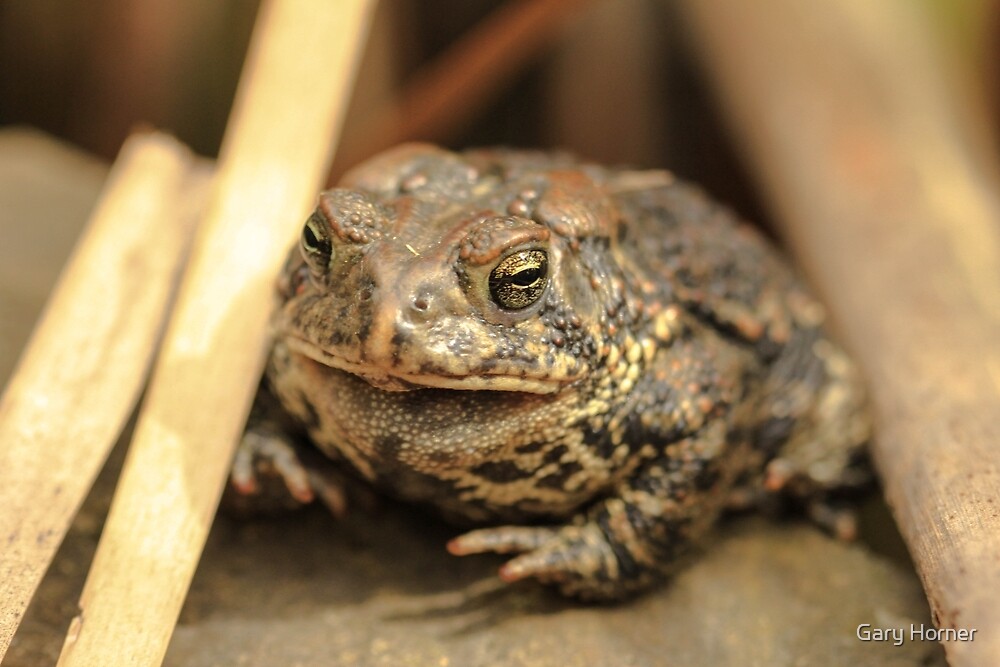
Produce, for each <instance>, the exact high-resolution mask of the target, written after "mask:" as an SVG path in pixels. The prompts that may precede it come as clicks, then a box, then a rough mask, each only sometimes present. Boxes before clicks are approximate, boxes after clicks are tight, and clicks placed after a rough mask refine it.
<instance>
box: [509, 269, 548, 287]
mask: <svg viewBox="0 0 1000 667" xmlns="http://www.w3.org/2000/svg"><path fill="white" fill-rule="evenodd" d="M541 275H542V274H541V271H539V270H538V267H533V268H530V269H525V270H524V271H518V272H517V273H515V274H514V275H513V276H511V278H510V282H511V283H512V284H514V285H517V286H518V287H527V286H528V285H530V284H532V283H533V282H535V281H536V280H538V278H539V277H540V276H541Z"/></svg>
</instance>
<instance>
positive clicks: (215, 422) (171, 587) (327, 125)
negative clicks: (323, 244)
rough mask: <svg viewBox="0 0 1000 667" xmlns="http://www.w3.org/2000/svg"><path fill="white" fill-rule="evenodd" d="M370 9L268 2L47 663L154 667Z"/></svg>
mask: <svg viewBox="0 0 1000 667" xmlns="http://www.w3.org/2000/svg"><path fill="white" fill-rule="evenodd" d="M372 4H373V3H372V2H371V1H369V0H338V2H329V1H328V0H273V1H271V2H267V3H265V4H264V6H263V8H262V13H261V16H260V18H259V20H258V26H257V30H256V32H255V35H254V39H253V42H252V44H251V49H250V54H249V56H248V60H247V64H246V66H245V68H244V73H243V78H242V80H241V83H240V90H239V92H238V95H237V102H236V105H235V107H234V110H233V114H232V117H231V120H230V124H229V128H228V130H227V134H226V139H225V141H224V143H223V150H222V155H221V158H220V163H219V173H218V183H217V190H216V193H215V196H214V197H213V198H212V200H211V202H210V205H209V208H208V210H207V213H206V216H205V218H204V220H203V222H202V228H201V230H200V232H199V236H198V238H197V241H196V246H195V248H194V252H193V254H192V259H191V263H190V265H189V267H188V269H187V271H186V273H185V276H184V280H183V283H182V285H181V290H180V293H179V296H178V303H177V307H176V308H175V310H174V313H173V316H172V318H171V321H170V326H169V328H168V330H167V334H166V337H165V339H164V343H163V347H162V349H161V352H160V355H159V357H158V359H157V363H156V368H155V372H154V376H153V381H152V384H151V386H150V389H149V392H148V396H147V399H146V400H145V402H144V404H143V408H142V411H141V413H140V416H139V421H138V424H137V427H136V433H135V437H134V439H133V442H132V447H131V449H130V450H129V455H128V458H127V460H126V463H125V468H124V470H123V472H122V477H121V480H120V482H119V485H118V489H117V491H116V494H115V498H114V501H113V503H112V507H111V511H110V513H109V515H108V520H107V523H106V524H105V528H104V534H103V535H102V537H101V542H100V545H99V546H98V550H97V554H96V556H95V558H94V563H93V565H92V567H91V570H90V574H89V576H88V579H87V583H86V585H85V587H84V591H83V595H82V598H81V603H80V606H81V613H80V615H79V616H78V617H77V618H76V619H75V621H74V623H73V625H72V627H71V629H70V632H69V635H68V636H67V638H66V643H65V645H64V647H63V653H62V656H61V657H60V660H59V665H62V666H64V667H70V666H73V667H80V666H83V665H89V666H92V667H112V666H114V665H128V666H129V667H137V666H147V665H148V666H153V665H159V664H160V663H161V662H162V660H163V656H164V653H165V652H166V648H167V644H168V642H169V639H170V636H171V634H172V632H173V626H174V624H175V623H176V622H177V616H178V614H179V612H180V609H181V604H182V603H183V600H184V596H185V594H186V592H187V589H188V585H189V584H190V580H191V576H192V575H193V573H194V569H195V566H196V564H197V562H198V557H199V555H200V553H201V550H202V547H203V546H204V541H205V538H206V536H207V534H208V529H209V526H210V525H211V522H212V517H213V515H214V513H215V509H216V506H217V504H218V500H219V496H220V495H221V491H222V488H223V484H224V481H225V479H226V474H227V471H228V468H229V465H230V461H231V459H232V454H233V450H234V448H235V445H236V442H237V440H238V438H239V436H240V433H241V431H242V429H243V426H244V423H245V421H246V416H247V413H248V412H249V408H250V403H251V400H252V398H253V394H254V392H255V390H256V387H257V383H258V380H259V378H260V374H261V370H262V368H263V363H264V357H265V352H266V345H267V321H268V317H269V315H270V311H271V307H272V305H273V298H272V294H273V284H274V279H275V276H276V275H277V273H278V270H279V268H280V265H281V262H282V259H283V257H284V255H285V253H286V252H287V248H288V246H289V244H290V242H291V240H292V239H293V238H294V236H295V232H296V231H297V230H298V229H299V228H300V225H301V223H302V221H303V220H304V219H305V216H306V215H307V211H308V209H309V207H310V206H311V205H312V203H313V201H314V200H315V195H316V192H317V191H318V189H319V187H320V186H321V184H322V181H323V177H324V175H325V174H326V170H327V168H328V167H329V160H330V155H331V152H332V147H333V146H334V145H335V143H336V141H335V139H336V135H337V132H338V131H339V126H340V120H341V117H342V114H343V110H344V108H345V103H346V101H347V95H348V93H349V90H350V83H351V80H352V75H353V71H354V69H355V66H356V63H357V61H358V59H359V57H358V56H359V53H360V50H361V47H362V45H363V42H364V39H363V37H364V34H365V26H366V24H367V19H368V16H369V14H370V10H371V8H372Z"/></svg>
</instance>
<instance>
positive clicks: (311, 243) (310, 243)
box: [302, 225, 320, 250]
mask: <svg viewBox="0 0 1000 667" xmlns="http://www.w3.org/2000/svg"><path fill="white" fill-rule="evenodd" d="M302 242H303V243H305V245H306V248H308V249H309V250H319V246H320V242H319V239H318V238H316V232H315V231H314V230H313V228H312V225H306V226H305V229H303V230H302Z"/></svg>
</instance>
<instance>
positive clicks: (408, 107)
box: [328, 0, 589, 185]
mask: <svg viewBox="0 0 1000 667" xmlns="http://www.w3.org/2000/svg"><path fill="white" fill-rule="evenodd" d="M588 1H589V0H507V2H505V3H504V4H503V5H501V7H500V8H499V9H497V10H496V11H494V12H493V13H492V14H490V15H489V16H488V17H486V18H485V19H484V20H483V21H482V22H481V23H480V24H478V25H476V26H475V27H474V28H473V29H472V30H470V31H468V32H467V33H466V34H464V35H463V36H462V37H461V38H460V39H459V40H458V41H457V42H455V44H453V45H452V46H451V47H449V48H448V50H447V51H445V53H444V54H443V55H441V56H439V57H438V58H436V59H435V60H433V61H432V62H431V63H430V64H428V65H426V66H425V67H424V68H423V69H421V70H420V71H418V72H417V74H416V75H414V77H413V79H412V81H410V82H408V83H407V85H406V88H405V90H404V91H403V93H402V95H400V97H399V99H398V100H393V101H392V102H390V103H389V104H388V105H387V106H386V107H385V108H383V109H380V110H376V111H375V112H374V113H373V117H372V120H371V121H369V123H368V124H366V125H365V126H364V127H362V128H360V130H359V131H360V133H361V135H362V137H363V138H362V139H361V140H359V141H358V142H354V143H352V144H351V145H350V146H345V150H344V152H343V154H341V155H338V156H337V159H336V161H335V162H334V165H333V167H332V169H331V170H330V176H329V178H328V183H329V184H330V185H333V184H335V183H336V181H337V180H339V178H340V176H341V175H342V174H343V172H344V171H345V170H347V169H349V168H350V167H352V166H354V165H355V164H356V163H358V162H360V161H361V160H364V159H365V158H368V157H371V156H372V155H374V154H375V153H377V152H379V151H381V150H384V149H386V148H389V147H390V146H395V145H396V144H398V143H402V142H404V141H414V140H421V141H436V142H442V141H444V140H446V139H448V138H449V137H450V136H451V135H453V134H454V133H455V132H456V131H457V130H460V129H461V128H462V127H463V126H464V125H465V124H466V123H467V122H469V120H471V119H472V118H474V117H475V115H476V114H477V113H479V112H480V111H481V110H482V108H483V107H484V106H485V105H487V104H488V103H489V101H490V100H491V99H493V97H494V96H495V94H496V93H497V91H499V90H500V88H501V87H502V86H503V84H504V82H506V81H508V80H509V79H510V78H511V77H513V76H514V75H515V74H516V73H517V72H518V71H519V70H520V69H521V68H523V67H524V66H525V65H526V64H527V63H529V62H531V60H532V59H533V58H534V57H536V56H537V55H538V53H539V51H541V49H542V48H543V47H545V46H546V45H548V44H551V43H552V39H553V35H554V34H555V33H556V32H557V30H558V28H559V26H560V25H561V24H562V23H563V22H564V21H566V20H567V19H568V18H569V17H570V16H571V15H572V14H573V12H575V11H578V10H579V9H580V8H581V7H582V6H583V5H584V4H585V3H586V2H588Z"/></svg>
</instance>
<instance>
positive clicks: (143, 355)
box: [0, 134, 208, 659]
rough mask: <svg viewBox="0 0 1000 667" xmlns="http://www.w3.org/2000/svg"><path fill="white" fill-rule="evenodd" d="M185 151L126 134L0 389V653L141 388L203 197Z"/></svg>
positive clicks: (203, 173) (199, 174)
mask: <svg viewBox="0 0 1000 667" xmlns="http://www.w3.org/2000/svg"><path fill="white" fill-rule="evenodd" d="M193 159H194V158H193V156H192V155H191V154H190V153H189V152H188V150H187V149H186V148H184V147H183V146H181V145H180V144H178V143H177V142H176V141H174V140H172V139H170V138H169V137H166V136H164V135H161V134H146V135H136V136H134V137H132V138H131V139H130V140H129V141H128V142H127V143H126V144H125V146H124V147H123V148H122V151H121V154H120V155H119V157H118V160H117V161H116V162H115V166H114V169H113V170H112V172H111V176H110V178H109V180H108V184H107V185H106V186H105V189H104V193H103V195H102V197H101V201H100V203H99V204H98V206H97V208H96V209H95V211H94V214H93V215H92V217H91V219H90V222H89V223H88V226H87V228H86V230H85V231H84V234H83V236H82V237H81V239H80V242H79V243H78V245H77V247H76V250H75V251H74V253H73V256H72V258H71V259H70V261H69V263H68V264H67V266H66V268H65V269H64V271H63V274H62V277H61V278H60V280H59V284H58V285H57V287H56V289H55V290H54V292H53V294H52V297H51V298H50V299H49V303H48V305H47V306H46V310H45V313H44V315H43V316H42V318H41V320H40V321H39V323H38V325H37V327H36V329H35V332H34V335H33V336H32V338H31V341H30V342H29V344H28V347H27V348H26V349H25V352H24V355H23V356H22V358H21V360H20V363H19V365H18V368H17V370H16V371H15V373H14V376H13V377H12V379H11V381H10V384H9V385H8V387H7V390H6V392H5V393H4V395H3V399H0V507H2V508H3V509H2V510H0V544H2V545H3V546H2V548H0V659H2V658H3V656H4V654H5V653H6V651H7V647H8V646H9V644H10V640H11V637H12V636H13V634H14V631H15V629H16V628H17V625H18V623H20V620H21V616H22V614H23V613H24V610H25V608H26V607H27V605H28V602H29V600H30V599H31V596H32V595H33V594H34V591H35V588H36V587H37V585H38V583H39V581H40V580H41V577H42V575H43V574H44V572H45V570H46V568H48V566H49V562H50V561H51V560H52V556H53V555H54V554H55V551H56V549H57V547H58V546H59V544H60V543H61V542H62V539H63V536H64V535H65V534H66V530H67V528H68V527H69V524H70V522H71V521H72V519H73V516H74V515H75V514H76V511H77V510H78V509H79V507H80V503H81V502H82V501H83V498H84V497H85V496H86V494H87V491H88V490H89V489H90V487H91V485H92V484H93V481H94V478H95V476H96V475H97V472H98V471H99V470H100V469H101V466H102V465H104V461H105V459H106V458H107V455H108V452H109V451H110V450H111V446H112V445H113V444H114V443H115V440H116V439H117V438H118V436H119V435H120V433H121V430H122V427H123V425H124V424H125V420H126V419H128V416H129V414H131V412H132V410H133V408H134V407H135V403H136V401H137V400H138V398H139V392H140V391H141V389H142V385H143V382H144V381H145V379H146V374H147V371H148V369H149V366H150V362H151V361H152V358H153V351H154V350H155V346H156V341H157V339H158V338H159V335H160V331H161V327H162V324H163V322H164V320H165V319H166V313H167V306H168V302H169V300H170V298H171V296H172V295H173V291H174V287H175V286H176V278H177V276H178V273H179V270H180V267H181V264H182V261H183V258H184V255H185V252H186V250H187V248H188V245H189V241H190V239H191V236H192V233H193V230H194V222H195V220H196V219H197V214H198V212H199V210H200V206H201V203H202V202H203V200H204V194H205V190H206V189H205V187H204V186H205V184H207V181H208V178H207V176H208V171H207V169H200V170H199V169H196V168H195V167H194V162H193ZM24 224H39V223H38V221H34V220H25V221H24Z"/></svg>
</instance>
